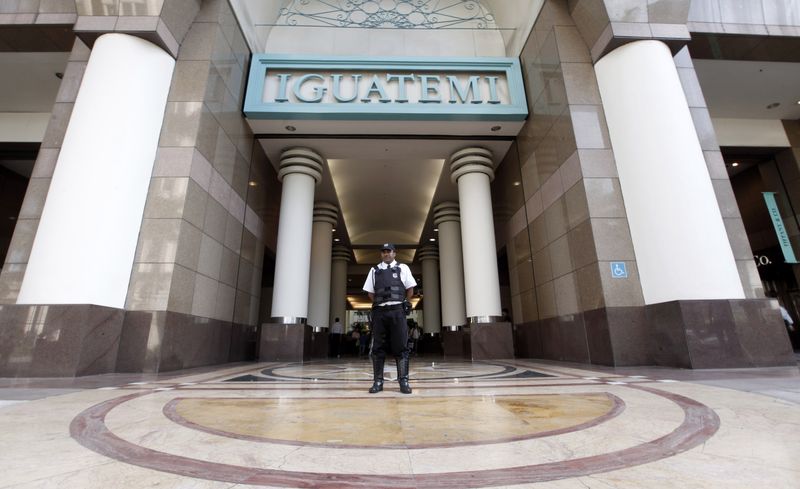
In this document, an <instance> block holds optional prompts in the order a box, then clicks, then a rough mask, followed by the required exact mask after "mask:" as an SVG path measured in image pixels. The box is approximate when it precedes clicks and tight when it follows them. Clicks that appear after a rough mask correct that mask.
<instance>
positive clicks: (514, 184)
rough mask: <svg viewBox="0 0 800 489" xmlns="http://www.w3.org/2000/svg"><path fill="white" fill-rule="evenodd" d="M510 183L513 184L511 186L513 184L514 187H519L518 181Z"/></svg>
mask: <svg viewBox="0 0 800 489" xmlns="http://www.w3.org/2000/svg"><path fill="white" fill-rule="evenodd" d="M511 185H513V186H515V187H519V182H514V183H512V184H511Z"/></svg>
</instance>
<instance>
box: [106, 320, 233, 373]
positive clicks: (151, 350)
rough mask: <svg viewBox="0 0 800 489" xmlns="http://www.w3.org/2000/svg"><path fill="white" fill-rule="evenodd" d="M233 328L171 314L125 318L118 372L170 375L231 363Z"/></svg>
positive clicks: (224, 322) (212, 321) (225, 324)
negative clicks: (185, 369) (162, 373)
mask: <svg viewBox="0 0 800 489" xmlns="http://www.w3.org/2000/svg"><path fill="white" fill-rule="evenodd" d="M232 330H233V325H232V323H229V322H227V321H218V320H215V319H208V318H201V317H197V316H191V315H188V314H180V313H175V312H170V311H128V312H127V313H126V314H125V321H124V324H123V331H122V338H121V340H120V353H119V355H118V357H117V365H116V371H117V372H147V373H155V372H168V371H171V370H180V369H184V368H193V367H201V366H205V365H218V364H222V363H227V362H229V361H231V359H230V354H231V338H232V337H233V333H232Z"/></svg>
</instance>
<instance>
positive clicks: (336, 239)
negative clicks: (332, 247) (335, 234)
mask: <svg viewBox="0 0 800 489" xmlns="http://www.w3.org/2000/svg"><path fill="white" fill-rule="evenodd" d="M333 240H334V241H336V242H337V243H338V242H339V241H341V240H340V239H339V238H333Z"/></svg>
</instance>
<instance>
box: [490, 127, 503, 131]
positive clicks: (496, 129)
mask: <svg viewBox="0 0 800 489" xmlns="http://www.w3.org/2000/svg"><path fill="white" fill-rule="evenodd" d="M502 128H503V127H502V126H492V132H497V131H499V130H500V129H502Z"/></svg>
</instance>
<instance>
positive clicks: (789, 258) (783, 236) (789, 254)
mask: <svg viewBox="0 0 800 489" xmlns="http://www.w3.org/2000/svg"><path fill="white" fill-rule="evenodd" d="M762 194H764V201H765V202H766V203H767V210H768V211H769V216H770V217H771V218H772V225H773V226H774V227H775V235H776V236H777V237H778V244H780V245H781V250H782V251H783V258H784V260H786V263H797V258H795V256H794V250H793V249H792V242H791V241H790V240H789V233H787V232H786V226H784V225H783V218H781V211H780V209H778V203H777V202H776V201H775V192H762Z"/></svg>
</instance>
